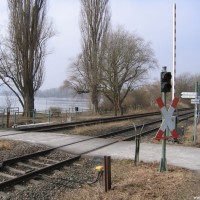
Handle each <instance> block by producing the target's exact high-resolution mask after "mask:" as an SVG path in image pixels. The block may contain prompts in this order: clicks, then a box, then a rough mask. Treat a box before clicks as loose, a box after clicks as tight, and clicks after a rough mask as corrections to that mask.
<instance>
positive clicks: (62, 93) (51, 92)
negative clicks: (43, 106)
mask: <svg viewBox="0 0 200 200" xmlns="http://www.w3.org/2000/svg"><path fill="white" fill-rule="evenodd" d="M36 96H37V97H58V98H64V97H74V96H75V94H74V93H73V91H72V90H70V89H66V88H52V89H47V90H39V91H38V92H37V93H36Z"/></svg>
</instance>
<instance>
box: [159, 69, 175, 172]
mask: <svg viewBox="0 0 200 200" xmlns="http://www.w3.org/2000/svg"><path fill="white" fill-rule="evenodd" d="M171 79H172V75H171V72H167V67H163V68H162V72H161V92H162V101H163V103H164V106H165V107H166V99H167V97H166V93H167V92H170V91H171V88H172V85H171ZM162 120H164V118H163V119H162ZM168 134H169V130H168V128H167V129H166V130H165V131H164V137H166V136H167V135H168ZM162 171H167V159H166V139H163V140H162V158H161V161H160V172H162Z"/></svg>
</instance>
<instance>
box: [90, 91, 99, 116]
mask: <svg viewBox="0 0 200 200" xmlns="http://www.w3.org/2000/svg"><path fill="white" fill-rule="evenodd" d="M91 99H92V105H93V109H94V112H95V114H98V113H99V101H98V93H97V89H95V88H93V90H92V98H91Z"/></svg>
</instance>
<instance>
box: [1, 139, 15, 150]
mask: <svg viewBox="0 0 200 200" xmlns="http://www.w3.org/2000/svg"><path fill="white" fill-rule="evenodd" d="M13 147H14V143H13V142H12V141H9V140H0V150H11V149H13Z"/></svg>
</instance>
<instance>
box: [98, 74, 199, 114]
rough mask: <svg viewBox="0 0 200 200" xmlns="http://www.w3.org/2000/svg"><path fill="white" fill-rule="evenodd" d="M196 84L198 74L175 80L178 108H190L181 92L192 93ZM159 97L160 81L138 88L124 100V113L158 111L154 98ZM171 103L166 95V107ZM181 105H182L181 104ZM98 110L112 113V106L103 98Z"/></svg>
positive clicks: (168, 94)
mask: <svg viewBox="0 0 200 200" xmlns="http://www.w3.org/2000/svg"><path fill="white" fill-rule="evenodd" d="M196 82H199V83H200V74H195V75H193V74H190V73H182V74H180V75H178V76H177V78H176V97H178V98H179V99H180V100H179V105H180V106H192V104H191V100H190V99H182V98H181V93H182V92H194V91H195V85H196ZM159 96H161V90H160V81H155V82H153V83H150V84H148V85H143V86H141V87H139V88H135V89H133V90H131V91H130V92H129V94H128V95H127V97H126V99H125V100H124V102H123V110H124V112H126V113H129V112H132V111H134V110H138V109H142V110H144V109H148V110H150V109H152V110H155V109H159V108H158V105H157V102H156V98H157V97H159ZM171 102H172V94H171V93H167V105H168V106H169V105H170V104H171ZM182 103H183V104H182ZM100 110H101V111H102V112H103V111H113V105H112V103H111V102H110V101H108V100H107V99H106V98H105V97H104V100H103V101H102V103H101V104H100Z"/></svg>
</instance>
